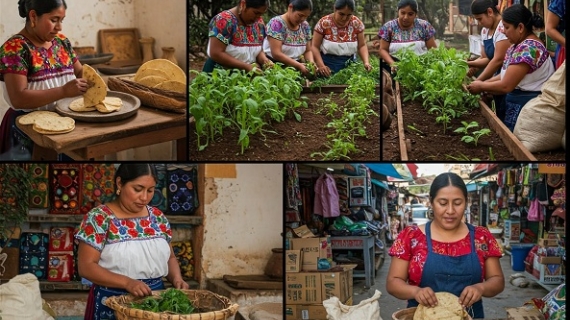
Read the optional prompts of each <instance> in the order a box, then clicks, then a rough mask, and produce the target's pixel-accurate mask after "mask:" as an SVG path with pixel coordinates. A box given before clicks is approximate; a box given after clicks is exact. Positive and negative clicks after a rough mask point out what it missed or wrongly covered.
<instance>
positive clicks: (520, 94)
mask: <svg viewBox="0 0 570 320" xmlns="http://www.w3.org/2000/svg"><path fill="white" fill-rule="evenodd" d="M539 94H540V91H523V90H520V89H515V90H513V91H512V92H509V93H507V95H506V97H505V120H504V123H505V125H506V126H507V128H509V130H511V132H513V131H514V130H515V125H516V124H517V119H518V118H519V114H520V113H521V110H522V108H523V107H524V105H525V104H526V103H527V102H529V101H530V100H532V99H534V98H536V97H537V96H538V95H539Z"/></svg>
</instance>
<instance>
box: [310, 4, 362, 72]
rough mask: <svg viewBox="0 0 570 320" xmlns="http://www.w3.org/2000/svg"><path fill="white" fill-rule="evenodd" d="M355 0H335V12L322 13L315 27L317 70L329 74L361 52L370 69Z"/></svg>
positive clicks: (314, 55) (314, 54) (314, 48)
mask: <svg viewBox="0 0 570 320" xmlns="http://www.w3.org/2000/svg"><path fill="white" fill-rule="evenodd" d="M354 9H355V5H354V0H336V1H335V3H334V12H333V13H331V14H329V15H326V16H324V17H322V18H321V19H320V20H319V22H317V24H316V25H315V30H314V31H313V47H312V50H313V57H314V59H315V63H316V64H317V68H318V71H317V74H319V75H320V76H325V77H328V76H330V75H331V74H332V73H336V72H339V71H340V70H342V69H344V68H345V67H346V66H347V65H348V63H350V62H351V61H354V60H355V58H356V56H355V54H357V53H358V55H360V59H361V60H362V63H363V64H364V68H365V69H366V70H368V71H370V70H372V66H371V65H370V60H369V55H368V48H367V47H366V40H365V39H364V23H362V21H361V20H360V19H358V18H357V17H356V16H355V15H354Z"/></svg>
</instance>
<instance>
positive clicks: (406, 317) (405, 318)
mask: <svg viewBox="0 0 570 320" xmlns="http://www.w3.org/2000/svg"><path fill="white" fill-rule="evenodd" d="M414 313H416V307H412V308H406V309H402V310H399V311H396V312H394V313H392V320H413V319H414ZM465 320H473V318H471V316H470V315H467V317H466V318H465Z"/></svg>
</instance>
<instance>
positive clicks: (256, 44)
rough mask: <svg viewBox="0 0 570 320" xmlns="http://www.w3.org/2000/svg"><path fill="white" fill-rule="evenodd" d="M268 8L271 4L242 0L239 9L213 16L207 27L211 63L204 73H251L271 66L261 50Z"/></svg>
mask: <svg viewBox="0 0 570 320" xmlns="http://www.w3.org/2000/svg"><path fill="white" fill-rule="evenodd" d="M268 6H269V2H268V0H240V2H239V4H238V5H237V6H235V7H233V8H231V9H229V10H226V11H222V12H220V13H218V14H217V15H216V16H214V18H212V21H210V24H209V26H208V28H209V30H210V31H209V33H208V36H209V37H210V38H209V40H208V48H207V54H208V60H207V61H206V63H205V64H204V68H203V71H205V72H212V71H213V70H214V68H230V69H242V70H245V71H248V72H249V71H252V70H254V68H255V67H256V66H257V65H259V66H264V67H265V66H267V65H271V64H272V62H271V60H269V59H268V58H267V56H266V55H265V53H264V52H263V47H262V45H263V40H264V39H265V24H264V22H263V19H262V18H261V15H262V14H264V13H265V11H267V7H268ZM257 70H260V69H257Z"/></svg>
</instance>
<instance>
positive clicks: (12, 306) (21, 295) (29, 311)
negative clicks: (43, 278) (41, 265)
mask: <svg viewBox="0 0 570 320" xmlns="http://www.w3.org/2000/svg"><path fill="white" fill-rule="evenodd" d="M0 310H2V313H1V315H2V320H17V319H38V320H44V319H45V320H53V317H51V316H50V315H49V314H47V313H46V312H45V311H44V310H43V309H42V297H41V293H40V283H39V281H38V278H36V276H34V275H33V274H31V273H25V274H20V275H17V276H15V277H14V278H12V279H11V280H10V281H8V283H5V284H3V285H0Z"/></svg>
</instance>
